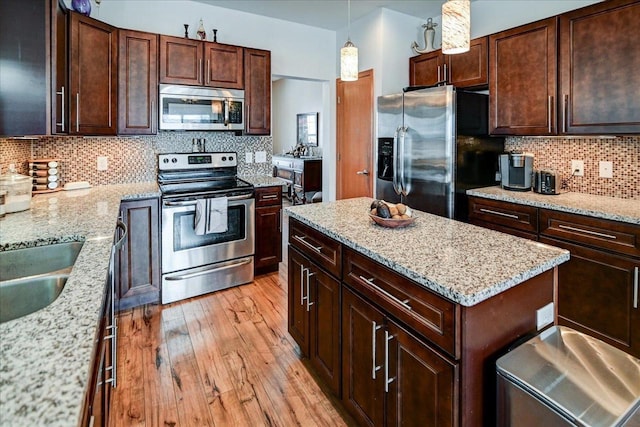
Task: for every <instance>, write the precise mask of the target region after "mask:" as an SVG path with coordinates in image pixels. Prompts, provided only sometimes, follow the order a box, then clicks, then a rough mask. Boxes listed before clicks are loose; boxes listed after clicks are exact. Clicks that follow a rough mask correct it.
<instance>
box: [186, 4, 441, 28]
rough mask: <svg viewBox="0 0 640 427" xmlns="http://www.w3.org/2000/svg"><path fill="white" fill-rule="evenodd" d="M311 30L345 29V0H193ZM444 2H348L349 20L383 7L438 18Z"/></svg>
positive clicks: (420, 16) (422, 16) (424, 17)
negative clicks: (310, 27)
mask: <svg viewBox="0 0 640 427" xmlns="http://www.w3.org/2000/svg"><path fill="white" fill-rule="evenodd" d="M196 1H198V2H200V3H206V4H210V5H213V6H218V7H224V8H227V9H234V10H239V11H243V12H248V13H253V14H256V15H263V16H268V17H270V18H277V19H282V20H284V21H291V22H297V23H299V24H305V25H310V26H312V27H320V28H325V29H327V30H333V31H337V30H340V29H342V28H345V27H346V26H347V0H196ZM444 2H445V0H413V1H411V0H409V1H402V0H351V21H352V22H353V21H356V20H358V19H359V18H362V17H363V16H365V15H367V14H368V13H370V12H372V11H374V10H376V9H379V8H382V7H384V8H387V9H391V10H394V11H396V12H401V13H404V14H407V15H411V16H415V17H418V18H423V19H425V20H426V19H427V18H429V17H433V18H435V17H436V16H439V15H441V13H442V12H441V8H442V4H443V3H444Z"/></svg>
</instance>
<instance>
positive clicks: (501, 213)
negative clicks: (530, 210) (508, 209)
mask: <svg viewBox="0 0 640 427" xmlns="http://www.w3.org/2000/svg"><path fill="white" fill-rule="evenodd" d="M480 212H484V213H489V214H494V215H499V216H504V217H507V218H513V219H520V217H519V216H518V215H512V214H507V213H503V212H498V211H492V210H491V209H485V208H480Z"/></svg>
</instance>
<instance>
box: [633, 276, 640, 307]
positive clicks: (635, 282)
mask: <svg viewBox="0 0 640 427" xmlns="http://www.w3.org/2000/svg"><path fill="white" fill-rule="evenodd" d="M639 269H640V267H636V268H634V269H633V270H634V271H633V308H638V291H639V290H638V286H640V284H638V280H639V279H638V270H639Z"/></svg>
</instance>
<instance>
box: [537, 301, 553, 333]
mask: <svg viewBox="0 0 640 427" xmlns="http://www.w3.org/2000/svg"><path fill="white" fill-rule="evenodd" d="M553 316H554V306H553V303H552V302H550V303H549V304H547V305H545V306H544V307H542V308H539V309H538V310H537V311H536V327H537V329H538V330H540V329H542V328H544V327H545V326H547V325H550V324H551V323H553Z"/></svg>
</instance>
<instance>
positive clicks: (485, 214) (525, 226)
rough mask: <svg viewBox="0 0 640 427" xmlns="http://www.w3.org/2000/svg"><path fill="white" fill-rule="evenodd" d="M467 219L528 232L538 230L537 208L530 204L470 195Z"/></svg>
mask: <svg viewBox="0 0 640 427" xmlns="http://www.w3.org/2000/svg"><path fill="white" fill-rule="evenodd" d="M469 219H470V220H480V221H484V222H488V223H491V224H496V225H499V226H501V227H510V228H515V229H516V230H522V231H528V232H530V233H537V232H538V208H534V207H531V206H524V205H517V204H514V203H508V202H500V201H497V200H489V199H479V198H476V197H470V198H469Z"/></svg>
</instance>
